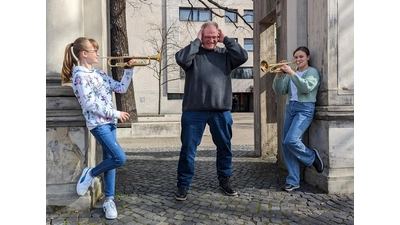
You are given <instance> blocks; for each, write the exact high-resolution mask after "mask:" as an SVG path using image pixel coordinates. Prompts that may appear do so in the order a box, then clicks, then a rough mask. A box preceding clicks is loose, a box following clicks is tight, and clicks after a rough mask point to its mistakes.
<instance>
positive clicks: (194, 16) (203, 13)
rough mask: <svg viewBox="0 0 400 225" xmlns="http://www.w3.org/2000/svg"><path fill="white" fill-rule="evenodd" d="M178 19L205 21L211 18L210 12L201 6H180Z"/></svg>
mask: <svg viewBox="0 0 400 225" xmlns="http://www.w3.org/2000/svg"><path fill="white" fill-rule="evenodd" d="M179 20H181V21H201V22H205V21H207V20H211V12H210V11H209V10H208V9H202V8H180V9H179Z"/></svg>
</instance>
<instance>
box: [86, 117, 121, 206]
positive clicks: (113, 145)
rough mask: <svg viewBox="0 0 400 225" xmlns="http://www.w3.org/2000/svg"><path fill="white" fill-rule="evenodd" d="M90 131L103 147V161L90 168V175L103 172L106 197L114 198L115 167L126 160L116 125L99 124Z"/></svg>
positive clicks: (94, 175)
mask: <svg viewBox="0 0 400 225" xmlns="http://www.w3.org/2000/svg"><path fill="white" fill-rule="evenodd" d="M90 132H91V133H92V134H93V136H94V137H95V138H96V140H97V141H98V142H99V143H100V145H101V147H102V148H103V161H102V162H101V163H100V164H99V165H97V166H96V167H94V168H93V169H92V171H91V173H92V176H93V177H96V176H98V175H100V174H101V173H104V189H105V195H106V199H107V198H114V195H115V174H116V168H118V167H120V166H122V165H123V164H124V163H125V162H126V155H125V151H124V149H122V147H121V146H120V145H119V143H118V141H117V125H115V124H104V125H100V126H98V127H96V128H94V129H92V130H90Z"/></svg>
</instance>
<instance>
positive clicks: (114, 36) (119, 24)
mask: <svg viewBox="0 0 400 225" xmlns="http://www.w3.org/2000/svg"><path fill="white" fill-rule="evenodd" d="M110 25H111V31H110V34H111V35H110V37H111V54H112V56H121V55H125V54H126V55H129V46H128V35H127V30H126V0H110ZM111 71H112V72H111V73H112V76H113V78H114V79H115V80H121V78H122V76H123V73H124V70H123V68H121V67H113V68H112V70H111ZM115 98H116V105H117V109H118V110H121V111H125V112H127V113H129V115H130V118H129V120H128V121H126V122H125V124H131V123H136V122H137V121H138V115H137V109H136V101H135V92H134V90H133V84H132V85H129V88H128V90H127V91H126V93H125V94H118V93H116V94H115Z"/></svg>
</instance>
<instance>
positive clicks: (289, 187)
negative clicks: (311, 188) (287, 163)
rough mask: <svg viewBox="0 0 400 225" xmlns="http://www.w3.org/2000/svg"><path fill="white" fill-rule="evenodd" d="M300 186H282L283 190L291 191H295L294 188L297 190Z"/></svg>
mask: <svg viewBox="0 0 400 225" xmlns="http://www.w3.org/2000/svg"><path fill="white" fill-rule="evenodd" d="M299 187H300V186H293V185H291V184H285V185H283V186H282V188H281V189H282V190H283V191H287V192H290V191H294V190H296V189H297V188H299Z"/></svg>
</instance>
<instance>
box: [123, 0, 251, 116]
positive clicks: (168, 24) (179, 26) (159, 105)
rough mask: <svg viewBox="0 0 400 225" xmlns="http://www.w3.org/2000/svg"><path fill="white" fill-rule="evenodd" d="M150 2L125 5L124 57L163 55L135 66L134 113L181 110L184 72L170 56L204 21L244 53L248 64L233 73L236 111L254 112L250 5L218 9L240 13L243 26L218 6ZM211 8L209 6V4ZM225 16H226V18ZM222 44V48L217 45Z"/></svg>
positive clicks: (232, 3) (170, 0)
mask: <svg viewBox="0 0 400 225" xmlns="http://www.w3.org/2000/svg"><path fill="white" fill-rule="evenodd" d="M149 2H150V3H149V4H143V3H142V4H137V5H130V4H127V8H126V14H127V31H128V40H129V55H133V56H152V55H156V54H158V53H159V52H160V53H161V55H162V60H161V69H160V67H158V65H157V62H152V63H151V65H149V66H145V67H137V68H135V75H134V82H133V83H134V90H135V99H136V107H137V111H138V115H145V114H157V113H158V112H160V114H173V113H181V112H182V98H183V89H184V82H185V80H184V73H183V72H182V71H181V70H180V68H179V66H178V65H177V64H176V62H175V53H176V52H177V51H178V50H179V49H181V48H183V47H185V46H186V45H188V44H189V43H190V41H192V40H194V39H196V37H197V33H198V31H199V29H200V26H201V25H202V24H203V23H204V22H205V21H207V20H212V21H215V22H217V23H218V25H219V28H220V29H221V30H222V31H223V32H224V34H225V35H226V36H228V37H230V38H235V39H236V40H237V41H238V42H239V43H240V45H241V46H243V47H244V48H245V49H246V50H247V51H248V53H249V59H248V61H247V62H246V63H245V64H243V65H242V66H241V67H240V68H237V69H236V70H235V71H233V72H232V78H233V79H232V90H233V96H232V97H235V98H236V99H237V105H236V108H234V109H233V110H234V111H236V112H252V111H253V94H252V90H253V30H252V27H250V26H252V25H253V2H252V1H240V0H232V1H224V2H223V5H224V6H226V7H228V8H230V9H235V10H237V12H238V13H239V14H240V15H244V18H245V20H246V22H247V23H248V24H249V25H250V26H248V25H247V24H246V23H245V22H244V21H243V20H242V19H241V18H240V17H239V16H237V15H236V14H235V13H232V12H228V11H225V10H222V9H219V8H217V7H213V8H206V7H205V6H204V5H203V4H201V3H200V2H197V1H193V2H192V3H193V7H192V6H191V5H190V4H189V3H188V1H184V0H168V1H166V0H163V1H155V0H153V1H149ZM210 5H211V4H210ZM228 17H229V18H228ZM221 46H223V44H221Z"/></svg>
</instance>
